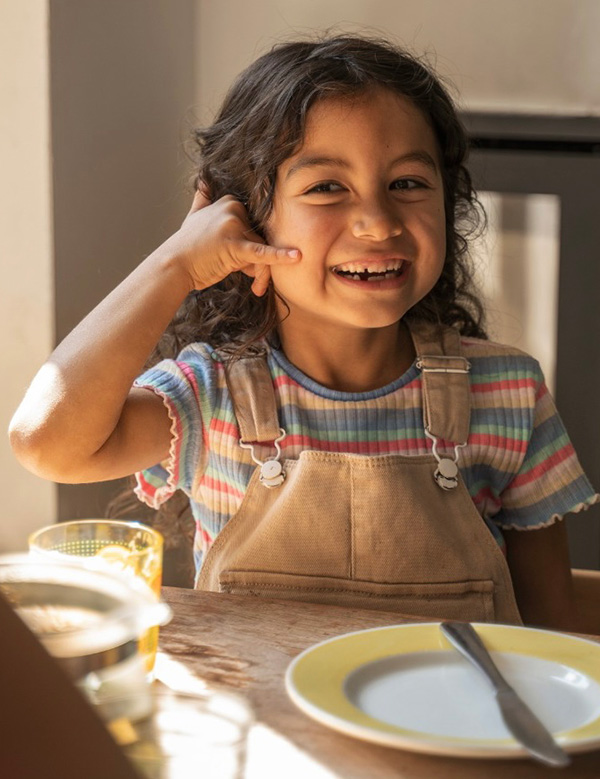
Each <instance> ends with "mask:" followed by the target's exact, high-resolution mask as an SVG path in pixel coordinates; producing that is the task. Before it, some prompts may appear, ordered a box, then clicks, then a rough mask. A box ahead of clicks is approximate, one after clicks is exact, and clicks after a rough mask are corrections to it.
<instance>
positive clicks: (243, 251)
mask: <svg viewBox="0 0 600 779" xmlns="http://www.w3.org/2000/svg"><path fill="white" fill-rule="evenodd" d="M257 238H258V236H257ZM234 253H235V256H236V258H237V259H238V261H240V260H241V261H242V262H243V264H244V265H254V264H255V263H256V264H262V265H273V264H274V263H276V262H286V261H287V262H295V261H296V260H299V259H300V258H301V256H302V255H301V253H300V250H299V249H279V248H277V247H275V246H269V244H267V243H258V242H257V241H236V245H235V249H234Z"/></svg>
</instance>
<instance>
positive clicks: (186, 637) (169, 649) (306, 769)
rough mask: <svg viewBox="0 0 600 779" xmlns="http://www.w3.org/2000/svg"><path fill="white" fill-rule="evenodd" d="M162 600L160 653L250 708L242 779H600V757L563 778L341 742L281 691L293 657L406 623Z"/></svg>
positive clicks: (169, 593)
mask: <svg viewBox="0 0 600 779" xmlns="http://www.w3.org/2000/svg"><path fill="white" fill-rule="evenodd" d="M163 595H164V598H165V600H166V601H167V602H168V603H169V604H170V606H171V608H172V609H173V620H172V622H171V623H170V624H169V625H166V626H165V627H163V628H161V631H160V648H161V650H162V651H163V652H165V653H166V654H167V655H168V656H169V657H171V658H173V659H175V660H178V661H180V662H181V663H182V664H184V666H185V667H186V668H187V669H188V670H189V671H190V672H191V673H193V674H194V676H196V677H198V678H200V679H202V680H205V681H206V683H207V684H208V685H210V686H214V687H215V688H217V689H221V690H223V689H225V690H228V691H231V692H235V693H237V694H240V695H242V696H243V697H244V698H245V699H246V700H247V701H248V702H249V703H250V705H251V706H252V708H253V710H254V713H255V717H256V722H257V726H256V728H255V729H253V732H252V733H251V736H250V747H249V754H248V760H247V768H246V774H245V776H246V779H259V778H260V779H265V778H266V777H283V778H284V779H296V778H298V779H300V778H301V779H331V778H332V777H340V779H380V778H381V779H383V777H385V778H386V779H387V778H388V777H400V779H482V777H485V779H506V777H508V776H509V777H510V779H538V778H539V779H543V778H545V777H549V776H564V777H577V778H578V779H579V777H581V779H583V777H586V779H599V777H600V751H595V752H589V753H587V754H582V755H573V764H572V765H571V766H570V767H569V768H567V769H563V770H562V771H555V770H554V769H550V768H546V767H545V766H543V765H540V764H538V763H534V762H532V761H531V760H527V759H518V760H465V759H460V758H447V757H433V756H428V755H420V754H417V753H413V752H406V751H402V750H399V749H392V748H389V747H381V746H378V745H376V744H371V743H368V742H365V741H360V740H358V739H354V738H350V737H348V736H344V735H342V734H340V733H337V732H336V731H333V730H331V729H329V728H326V727H325V726H323V725H320V724H319V723H317V722H315V721H313V720H312V719H310V718H309V717H307V716H306V715H305V714H304V713H303V712H301V711H300V710H299V709H298V708H296V706H295V705H294V704H293V703H292V702H291V700H290V699H289V698H288V696H287V693H286V691H285V687H284V674H285V670H286V668H287V666H288V664H289V663H290V661H291V660H292V658H293V657H295V656H296V655H297V654H299V653H300V652H301V651H302V650H304V649H306V648H307V647H309V646H311V645H312V644H315V643H317V642H318V641H323V640H325V639H327V638H332V637H333V636H336V635H340V634H342V633H347V632H350V631H353V630H362V629H365V628H372V627H381V626H384V625H393V624H400V623H402V622H405V621H406V620H405V619H404V618H402V616H400V615H396V614H394V613H391V612H375V611H367V610H364V609H346V608H339V607H336V606H320V605H316V604H309V603H294V602H291V601H281V600H269V599H263V598H253V597H246V596H236V595H224V594H219V593H208V592H198V591H194V590H186V589H180V588H176V587H165V588H164V589H163ZM597 640H598V641H600V638H598V639H597Z"/></svg>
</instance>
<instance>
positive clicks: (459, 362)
mask: <svg viewBox="0 0 600 779" xmlns="http://www.w3.org/2000/svg"><path fill="white" fill-rule="evenodd" d="M411 335H412V338H413V341H414V345H415V349H416V353H417V367H418V368H420V369H421V371H422V375H421V377H422V397H423V417H424V424H425V429H426V434H427V435H428V437H429V438H431V439H432V442H433V447H432V453H431V454H426V455H380V456H365V455H355V454H339V453H334V452H320V451H303V452H301V453H300V457H299V459H298V460H285V461H283V462H282V463H281V464H280V463H279V462H278V461H277V458H275V457H274V458H273V459H271V460H267V461H266V463H267V465H266V466H265V465H264V464H263V465H262V468H261V465H260V464H258V465H257V467H256V469H255V471H254V473H253V475H252V478H251V479H250V483H249V485H248V488H247V491H246V494H245V496H244V498H243V500H242V503H241V505H240V508H239V510H238V511H237V513H236V514H235V515H234V516H233V517H232V518H231V519H230V520H229V522H228V523H227V524H226V525H225V527H224V528H223V530H222V531H221V532H220V533H219V535H218V536H217V538H216V539H215V541H214V543H213V545H212V547H211V548H210V549H209V551H208V553H207V555H206V557H205V560H204V564H203V566H202V568H201V571H200V574H199V577H198V581H197V583H196V586H197V588H198V589H206V590H214V591H220V592H229V593H247V594H253V595H266V596H269V597H281V598H287V599H292V600H301V601H308V602H313V603H329V604H335V605H342V606H349V607H359V608H371V609H380V610H389V611H399V612H403V613H405V614H408V615H415V616H423V617H429V618H435V619H441V618H447V619H462V620H469V621H487V622H490V621H495V622H508V623H516V624H522V622H521V618H520V615H519V611H518V608H517V604H516V601H515V595H514V591H513V586H512V582H511V578H510V573H509V570H508V566H507V563H506V560H505V558H504V555H503V554H502V551H501V550H500V547H499V546H498V543H497V542H496V541H495V540H494V538H493V536H492V534H491V532H490V531H489V529H488V528H487V527H486V525H485V522H484V520H483V519H482V517H481V516H480V515H479V514H478V512H477V510H476V508H475V505H474V504H473V501H472V499H471V496H470V495H469V492H468V491H467V488H466V486H465V484H464V482H463V480H462V478H461V476H460V473H457V468H456V467H455V466H454V465H452V462H453V460H454V461H456V459H457V458H458V457H459V454H458V453H459V446H456V448H455V449H454V457H446V455H445V454H444V455H440V453H439V452H438V451H437V448H438V442H437V439H443V441H444V447H447V445H448V442H452V443H453V444H455V445H460V444H463V443H465V442H466V440H467V437H468V432H469V417H470V386H469V378H468V368H469V365H468V362H467V361H466V360H465V358H464V357H463V356H462V355H461V348H460V337H459V334H458V332H457V331H456V330H454V329H453V328H447V327H445V328H439V327H437V326H432V325H429V324H424V323H419V324H418V325H417V324H413V325H412V326H411ZM227 374H228V386H229V390H230V392H231V395H232V398H233V404H234V409H235V414H236V418H237V421H238V425H239V427H240V432H241V439H240V442H241V443H242V444H244V443H246V448H251V447H249V446H248V444H249V443H261V444H265V443H267V442H268V443H269V445H270V446H273V443H272V442H273V441H275V440H276V439H280V440H281V435H282V431H281V429H280V427H279V420H278V416H277V406H276V401H275V393H274V389H273V382H272V379H271V376H270V373H269V369H268V366H267V362H266V358H265V356H264V355H263V356H258V357H250V358H246V359H241V360H238V361H236V362H233V363H230V364H229V365H228V367H227ZM277 451H278V452H279V449H278V448H277ZM445 451H447V450H446V449H445ZM450 451H452V447H450ZM252 454H254V453H252ZM255 461H256V462H257V463H260V461H259V460H258V459H256V458H255ZM281 467H282V468H283V475H284V476H285V478H284V480H283V481H282V483H280V484H278V486H268V485H269V484H277V483H278V482H279V481H281V476H279V477H277V472H278V471H279V470H280V469H281ZM261 476H262V479H261Z"/></svg>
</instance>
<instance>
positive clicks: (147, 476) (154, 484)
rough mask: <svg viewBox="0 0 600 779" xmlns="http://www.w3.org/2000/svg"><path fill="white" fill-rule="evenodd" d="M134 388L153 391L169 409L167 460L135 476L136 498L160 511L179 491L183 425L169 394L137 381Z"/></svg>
mask: <svg viewBox="0 0 600 779" xmlns="http://www.w3.org/2000/svg"><path fill="white" fill-rule="evenodd" d="M134 386H135V387H138V388H139V389H148V390H151V391H152V392H154V393H155V394H156V395H158V396H159V397H160V398H161V400H162V402H163V404H164V406H165V408H166V409H167V413H168V414H169V419H170V420H171V429H170V433H171V443H170V445H169V455H168V457H167V459H166V460H163V462H162V463H160V465H158V466H154V467H153V468H148V469H146V470H144V471H139V472H138V473H136V474H135V480H136V487H135V488H134V493H135V495H136V497H137V498H138V500H140V501H141V502H142V503H145V504H146V505H147V506H149V507H150V508H151V509H158V508H160V506H161V505H162V504H163V503H165V502H166V501H167V500H169V498H170V497H171V496H172V495H173V493H174V492H176V490H177V489H178V482H179V474H178V473H177V462H178V450H179V446H180V440H181V433H180V429H181V425H180V421H179V417H178V415H177V412H176V410H175V406H174V403H173V401H172V400H171V398H170V397H169V395H168V394H167V393H165V392H163V391H162V390H161V389H159V388H158V387H156V386H155V385H153V384H144V383H143V382H142V383H138V382H137V381H136V382H135V384H134ZM157 469H159V470H160V471H161V473H160V474H158V473H156V471H157Z"/></svg>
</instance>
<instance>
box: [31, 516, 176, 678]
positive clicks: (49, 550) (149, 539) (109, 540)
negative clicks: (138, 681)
mask: <svg viewBox="0 0 600 779" xmlns="http://www.w3.org/2000/svg"><path fill="white" fill-rule="evenodd" d="M29 551H30V554H32V555H36V556H39V557H43V558H44V559H52V560H55V561H61V560H62V561H66V562H68V561H70V562H78V563H81V564H83V565H85V566H86V567H89V568H94V569H96V570H103V571H105V572H110V573H113V574H117V575H119V576H121V577H122V578H131V577H136V578H139V579H141V580H142V581H144V582H145V583H146V584H147V585H148V586H149V587H150V589H151V590H152V591H153V593H154V595H155V596H156V599H157V600H158V599H159V598H160V586H161V581H162V561H163V537H162V536H161V534H160V533H158V532H157V531H156V530H153V529H152V528H150V527H147V526H146V525H143V524H141V523H139V522H121V521H116V520H109V519H82V520H75V521H72V522H59V523H57V524H56V525H48V526H47V527H43V528H41V529H40V530H37V531H36V532H35V533H32V535H31V536H30V537H29ZM157 646H158V627H153V628H150V629H149V630H148V631H146V632H145V633H144V634H143V635H142V637H141V638H140V643H139V649H140V653H141V655H142V656H143V658H144V663H145V668H146V672H147V673H148V674H149V675H150V676H151V674H152V670H153V668H154V662H155V659H156V649H157Z"/></svg>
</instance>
